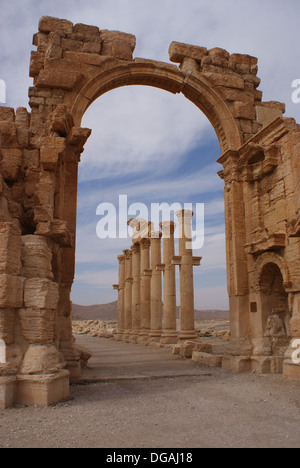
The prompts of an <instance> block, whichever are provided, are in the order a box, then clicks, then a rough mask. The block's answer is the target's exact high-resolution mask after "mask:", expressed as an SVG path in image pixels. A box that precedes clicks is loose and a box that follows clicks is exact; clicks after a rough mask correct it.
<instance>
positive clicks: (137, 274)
mask: <svg viewBox="0 0 300 468" xmlns="http://www.w3.org/2000/svg"><path fill="white" fill-rule="evenodd" d="M131 250H132V278H133V283H132V338H133V339H136V338H137V336H138V335H139V333H140V328H141V317H140V280H141V266H140V263H141V258H140V257H141V256H140V244H139V243H135V244H134V245H133V246H132V248H131Z"/></svg>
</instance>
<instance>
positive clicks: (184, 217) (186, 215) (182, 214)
mask: <svg viewBox="0 0 300 468" xmlns="http://www.w3.org/2000/svg"><path fill="white" fill-rule="evenodd" d="M175 214H176V216H177V218H178V221H179V223H183V222H184V221H190V220H191V219H192V217H193V216H194V212H193V211H192V210H185V209H183V210H179V211H176V213H175Z"/></svg>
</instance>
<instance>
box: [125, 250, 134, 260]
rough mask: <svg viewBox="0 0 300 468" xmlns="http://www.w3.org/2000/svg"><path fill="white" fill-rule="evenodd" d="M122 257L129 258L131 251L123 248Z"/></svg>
mask: <svg viewBox="0 0 300 468" xmlns="http://www.w3.org/2000/svg"><path fill="white" fill-rule="evenodd" d="M123 253H124V258H126V259H129V258H130V257H131V255H132V251H131V250H129V249H126V250H123Z"/></svg>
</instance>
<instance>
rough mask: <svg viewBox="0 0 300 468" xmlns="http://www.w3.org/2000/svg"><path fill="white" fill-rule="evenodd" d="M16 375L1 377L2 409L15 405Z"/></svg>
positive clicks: (0, 400) (0, 398) (0, 394)
mask: <svg viewBox="0 0 300 468" xmlns="http://www.w3.org/2000/svg"><path fill="white" fill-rule="evenodd" d="M15 386H16V378H15V377H0V409H1V410H3V409H6V408H9V407H10V406H12V405H13V403H14V397H15Z"/></svg>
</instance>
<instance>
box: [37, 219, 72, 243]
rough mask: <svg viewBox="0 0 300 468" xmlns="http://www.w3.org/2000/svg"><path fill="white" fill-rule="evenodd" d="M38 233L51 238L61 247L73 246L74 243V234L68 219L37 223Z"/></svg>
mask: <svg viewBox="0 0 300 468" xmlns="http://www.w3.org/2000/svg"><path fill="white" fill-rule="evenodd" d="M36 234H38V235H39V236H46V237H48V238H50V239H51V240H53V241H54V242H56V244H58V245H60V246H61V247H72V246H73V245H74V235H73V234H71V232H70V230H69V227H68V223H67V221H63V220H60V219H54V220H52V221H47V222H40V223H39V224H38V225H37V228H36Z"/></svg>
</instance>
